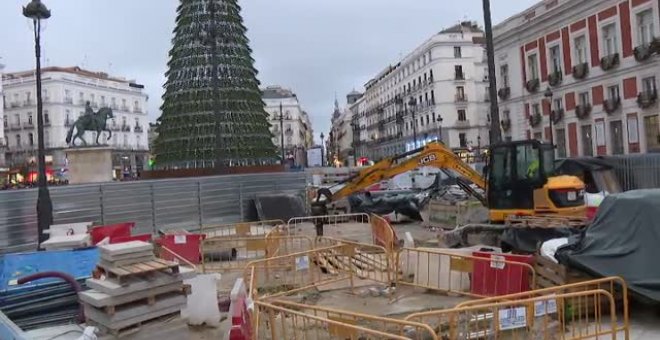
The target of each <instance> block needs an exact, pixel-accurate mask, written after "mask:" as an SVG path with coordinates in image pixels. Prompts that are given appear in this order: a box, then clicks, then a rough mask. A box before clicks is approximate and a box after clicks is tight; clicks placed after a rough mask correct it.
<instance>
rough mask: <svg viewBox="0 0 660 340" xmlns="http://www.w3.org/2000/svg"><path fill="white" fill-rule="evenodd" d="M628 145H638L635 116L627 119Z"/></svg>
mask: <svg viewBox="0 0 660 340" xmlns="http://www.w3.org/2000/svg"><path fill="white" fill-rule="evenodd" d="M627 123H628V143H632V144H637V143H639V130H638V127H637V116H629V117H628V122H627Z"/></svg>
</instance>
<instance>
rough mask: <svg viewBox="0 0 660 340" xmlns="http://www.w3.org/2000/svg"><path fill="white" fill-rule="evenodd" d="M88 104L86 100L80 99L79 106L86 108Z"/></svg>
mask: <svg viewBox="0 0 660 340" xmlns="http://www.w3.org/2000/svg"><path fill="white" fill-rule="evenodd" d="M86 104H87V101H86V100H84V99H78V105H80V106H85V105H86Z"/></svg>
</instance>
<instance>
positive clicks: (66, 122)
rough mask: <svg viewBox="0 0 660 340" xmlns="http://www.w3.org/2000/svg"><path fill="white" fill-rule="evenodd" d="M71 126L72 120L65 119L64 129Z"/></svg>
mask: <svg viewBox="0 0 660 340" xmlns="http://www.w3.org/2000/svg"><path fill="white" fill-rule="evenodd" d="M71 125H73V119H65V120H64V126H65V127H70V126H71Z"/></svg>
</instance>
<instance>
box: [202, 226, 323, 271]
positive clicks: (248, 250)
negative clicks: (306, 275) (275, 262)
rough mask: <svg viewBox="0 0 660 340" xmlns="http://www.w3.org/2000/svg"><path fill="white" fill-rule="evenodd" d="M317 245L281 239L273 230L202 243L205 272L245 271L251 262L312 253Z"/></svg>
mask: <svg viewBox="0 0 660 340" xmlns="http://www.w3.org/2000/svg"><path fill="white" fill-rule="evenodd" d="M313 248H314V242H313V241H312V240H311V239H310V238H309V237H306V236H280V234H279V233H278V232H274V231H271V232H269V233H268V234H267V235H259V236H221V237H213V238H208V239H205V240H203V241H202V242H201V244H200V253H201V254H202V264H201V269H202V272H204V273H207V272H219V273H223V272H229V271H243V270H244V269H245V266H246V265H247V264H248V263H249V262H250V261H254V260H258V259H262V258H268V257H275V256H282V255H287V254H291V253H296V252H301V251H306V250H311V249H313Z"/></svg>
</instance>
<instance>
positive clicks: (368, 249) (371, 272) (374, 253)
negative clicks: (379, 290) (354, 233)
mask: <svg viewBox="0 0 660 340" xmlns="http://www.w3.org/2000/svg"><path fill="white" fill-rule="evenodd" d="M315 241H316V247H330V246H335V245H339V244H347V245H350V246H352V247H355V251H354V253H353V255H352V256H345V255H336V256H333V257H331V258H328V259H327V260H328V261H329V262H330V263H332V264H334V265H336V266H339V267H341V268H343V269H344V270H353V274H354V275H355V277H357V278H359V279H362V280H372V281H376V282H380V283H387V284H391V283H394V279H395V278H396V275H395V274H396V273H395V266H394V263H393V262H391V261H390V256H389V254H388V253H387V251H386V250H385V248H383V247H380V246H375V245H371V244H363V243H358V242H353V241H349V240H343V239H335V238H331V237H319V238H316V240H315ZM348 263H351V264H352V267H351V266H348Z"/></svg>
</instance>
